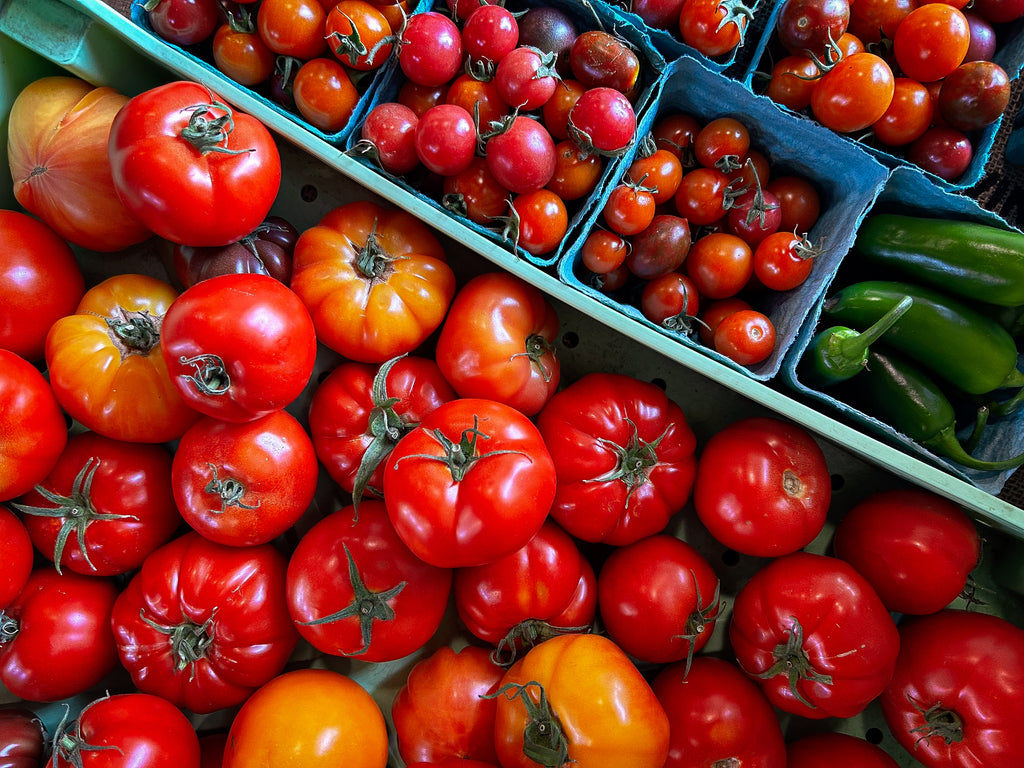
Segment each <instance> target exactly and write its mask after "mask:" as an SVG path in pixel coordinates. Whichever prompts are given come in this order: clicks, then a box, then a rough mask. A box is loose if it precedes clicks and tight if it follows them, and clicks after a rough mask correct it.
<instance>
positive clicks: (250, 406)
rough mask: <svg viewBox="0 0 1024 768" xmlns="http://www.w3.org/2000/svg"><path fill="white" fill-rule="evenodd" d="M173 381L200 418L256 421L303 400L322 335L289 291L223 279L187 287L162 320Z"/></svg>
mask: <svg viewBox="0 0 1024 768" xmlns="http://www.w3.org/2000/svg"><path fill="white" fill-rule="evenodd" d="M161 349H162V350H163V355H164V360H165V361H166V362H167V370H168V372H169V373H170V375H171V380H172V381H173V382H174V383H175V385H176V386H177V388H178V391H179V392H180V393H181V394H182V396H183V397H184V398H185V401H186V402H187V403H189V404H190V405H191V406H192V407H193V408H195V409H196V410H197V411H199V412H200V413H203V414H205V415H207V416H213V417H215V418H218V419H223V420H225V421H253V420H255V419H258V418H259V417H260V416H265V415H266V414H268V413H270V412H272V411H277V410H280V409H281V408H284V407H285V406H287V405H289V404H290V403H291V402H292V401H293V400H295V398H297V397H298V396H299V395H300V394H301V393H302V390H303V389H305V387H306V384H308V383H309V378H310V376H311V374H312V373H313V364H314V362H315V361H316V331H315V330H314V328H313V322H312V320H310V317H309V313H308V312H307V311H306V308H305V307H304V306H303V304H302V302H301V301H300V300H299V298H298V296H296V295H295V294H294V293H293V292H292V291H290V290H289V289H288V287H287V286H286V285H283V284H282V283H280V282H278V281H277V280H275V279H274V278H272V277H268V276H267V275H253V274H241V275H220V276H218V277H211V278H210V279H209V280H203V281H202V282H199V283H196V284H195V285H193V286H192V287H191V288H188V289H187V290H186V291H185V292H184V293H182V294H181V296H179V297H178V298H177V299H176V300H175V302H174V303H173V304H172V305H171V307H170V309H168V310H167V314H166V315H165V316H164V325H163V339H162V344H161Z"/></svg>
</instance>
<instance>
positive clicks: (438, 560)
mask: <svg viewBox="0 0 1024 768" xmlns="http://www.w3.org/2000/svg"><path fill="white" fill-rule="evenodd" d="M554 495H555V467H554V464H553V463H552V461H551V456H550V455H549V454H548V449H547V448H546V447H545V446H544V440H543V438H542V437H541V435H540V432H538V431H537V428H536V427H535V426H534V425H533V423H532V422H531V421H530V420H529V419H528V418H527V417H526V416H524V415H523V414H522V413H520V412H519V411H517V410H515V409H514V408H510V407H509V406H507V405H503V404H502V403H499V402H496V401H494V400H480V399H474V398H460V399H458V400H452V401H450V402H448V403H445V404H444V405H440V406H438V407H437V408H435V409H434V410H433V411H431V412H430V413H429V414H428V415H427V416H426V418H424V419H423V421H422V422H421V423H420V425H419V426H418V427H416V429H414V430H412V432H410V433H409V434H407V435H406V436H405V437H403V438H402V439H401V440H400V441H399V443H398V445H397V446H395V449H394V450H393V451H392V452H391V456H389V457H388V461H387V466H386V467H385V469H384V501H385V504H386V505H387V510H388V515H389V516H390V518H391V522H392V523H393V524H394V526H395V530H396V531H398V535H399V536H400V537H401V538H402V541H404V542H405V543H406V545H407V546H408V547H409V549H411V550H412V551H413V552H414V553H415V554H416V555H417V557H419V558H421V559H423V560H426V561H427V562H428V563H431V564H432V565H437V566H440V567H445V568H459V567H467V566H472V565H482V564H483V563H488V562H492V561H494V560H497V559H498V558H500V557H504V556H506V555H509V554H511V553H513V552H515V551H516V550H517V549H519V548H520V547H522V546H523V545H524V544H526V542H528V541H529V540H530V539H531V538H532V537H533V535H534V534H535V533H537V531H538V530H540V527H541V525H542V524H543V523H544V520H545V519H546V518H547V515H548V510H549V509H550V508H551V500H552V499H553V498H554Z"/></svg>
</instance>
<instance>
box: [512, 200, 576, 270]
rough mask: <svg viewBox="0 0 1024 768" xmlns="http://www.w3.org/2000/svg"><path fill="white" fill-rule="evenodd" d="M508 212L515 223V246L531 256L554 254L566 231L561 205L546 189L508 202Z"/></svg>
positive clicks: (567, 225)
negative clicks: (516, 226) (512, 216)
mask: <svg viewBox="0 0 1024 768" xmlns="http://www.w3.org/2000/svg"><path fill="white" fill-rule="evenodd" d="M512 210H513V212H514V216H515V220H516V221H518V231H517V233H516V236H515V237H514V238H513V239H514V242H515V244H516V245H517V246H518V247H520V248H522V249H523V250H524V251H526V252H527V253H531V254H533V255H534V256H543V255H545V254H548V253H551V252H552V251H554V250H555V249H556V248H557V247H558V246H559V244H561V243H562V241H564V240H565V233H566V231H567V230H568V228H569V212H568V211H567V210H566V208H565V202H564V201H563V200H562V198H560V197H559V196H558V195H556V194H555V193H554V192H552V191H551V190H550V189H536V190H534V191H532V192H526V193H524V194H521V195H516V196H515V197H514V198H512Z"/></svg>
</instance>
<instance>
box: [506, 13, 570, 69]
mask: <svg viewBox="0 0 1024 768" xmlns="http://www.w3.org/2000/svg"><path fill="white" fill-rule="evenodd" d="M578 36H579V31H578V29H577V27H576V23H575V22H574V21H573V20H572V18H571V17H570V16H569V15H568V14H566V13H565V11H562V10H559V9H558V8H548V7H544V6H535V7H533V8H530V9H529V10H528V11H526V13H524V14H523V15H522V16H520V17H519V44H520V45H532V46H533V47H534V48H538V49H540V50H542V51H545V52H547V53H554V54H556V55H557V57H558V59H557V62H556V67H557V68H558V72H559V74H561V75H562V77H568V76H570V74H571V71H572V70H571V68H570V67H569V51H570V49H571V48H572V44H573V43H574V42H575V41H576V38H577V37H578Z"/></svg>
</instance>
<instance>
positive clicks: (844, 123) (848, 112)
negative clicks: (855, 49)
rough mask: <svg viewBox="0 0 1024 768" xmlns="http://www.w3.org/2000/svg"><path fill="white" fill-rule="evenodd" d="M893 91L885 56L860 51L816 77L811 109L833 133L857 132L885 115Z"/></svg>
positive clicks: (890, 73)
mask: <svg viewBox="0 0 1024 768" xmlns="http://www.w3.org/2000/svg"><path fill="white" fill-rule="evenodd" d="M894 92H895V77H894V76H893V73H892V69H890V67H889V65H888V63H886V61H885V59H883V58H882V57H880V56H878V55H877V54H874V53H869V52H867V51H863V52H861V53H855V54H853V55H852V56H847V57H845V58H843V59H842V60H841V61H840V62H839V63H838V64H836V65H835V67H833V68H832V69H831V70H829V71H828V72H827V73H826V74H825V75H823V76H822V77H821V79H820V80H818V82H817V84H816V85H815V86H814V92H813V93H812V94H811V111H812V112H813V113H814V117H815V118H816V119H817V120H818V122H820V123H821V124H822V125H824V126H825V127H826V128H831V129H832V130H833V131H836V132H837V133H851V132H853V131H861V130H864V129H865V128H867V127H868V126H870V125H871V124H872V123H874V122H875V121H876V120H878V119H879V118H880V117H882V115H884V114H885V111H886V110H887V109H888V108H889V104H891V103H892V97H893V93H894Z"/></svg>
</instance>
